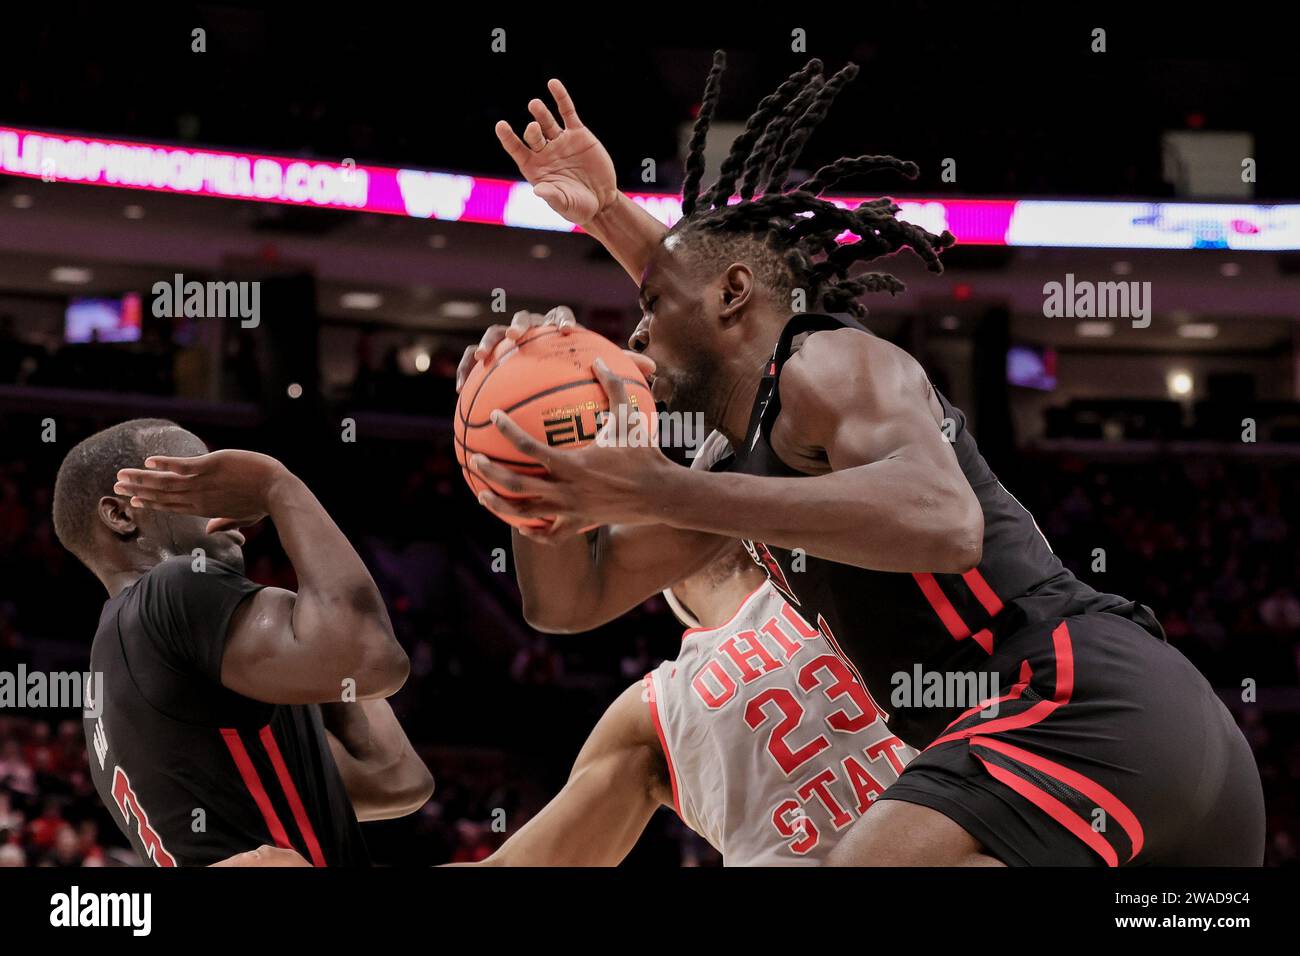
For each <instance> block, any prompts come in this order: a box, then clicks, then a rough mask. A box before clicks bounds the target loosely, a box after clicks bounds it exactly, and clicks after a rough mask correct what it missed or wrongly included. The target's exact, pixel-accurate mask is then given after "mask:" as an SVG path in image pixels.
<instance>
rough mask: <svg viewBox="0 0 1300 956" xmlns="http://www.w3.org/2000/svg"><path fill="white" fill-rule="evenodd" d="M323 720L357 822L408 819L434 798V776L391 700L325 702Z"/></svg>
mask: <svg viewBox="0 0 1300 956" xmlns="http://www.w3.org/2000/svg"><path fill="white" fill-rule="evenodd" d="M321 716H322V717H323V718H324V721H325V730H326V734H327V738H328V740H329V745H330V751H331V752H332V753H333V754H334V763H335V764H336V765H337V766H338V768H339V775H340V776H342V778H343V784H344V786H345V787H346V788H347V791H348V796H349V797H351V798H352V806H353V808H354V809H355V810H356V813H357V819H358V820H361V821H366V820H391V819H393V818H394V817H402V816H406V814H408V813H414V812H415V811H416V810H418V809H420V807H422V806H424V804H425V802H426V801H427V800H428V799H429V797H431V796H432V795H433V774H431V773H430V772H429V768H428V767H426V766H425V764H424V761H423V760H421V759H420V755H419V754H417V753H416V752H415V748H414V747H412V746H411V741H410V740H409V739H408V738H407V736H406V732H405V731H404V730H402V726H401V724H399V723H398V722H397V717H396V716H395V715H394V714H393V708H392V707H391V706H390V705H389V703H388V701H386V700H362V701H357V702H356V703H346V704H345V703H334V704H325V705H323V706H322V707H321Z"/></svg>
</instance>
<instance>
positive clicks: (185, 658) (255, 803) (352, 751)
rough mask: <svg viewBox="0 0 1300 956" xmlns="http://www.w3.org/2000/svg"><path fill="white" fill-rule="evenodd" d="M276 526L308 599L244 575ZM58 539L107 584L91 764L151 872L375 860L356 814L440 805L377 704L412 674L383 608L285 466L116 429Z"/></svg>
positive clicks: (169, 429) (57, 513)
mask: <svg viewBox="0 0 1300 956" xmlns="http://www.w3.org/2000/svg"><path fill="white" fill-rule="evenodd" d="M199 515H219V516H221V517H217V518H213V519H211V520H208V519H207V518H203V517H197V516H199ZM268 515H269V516H270V517H271V519H272V520H273V521H274V522H275V524H276V529H277V531H278V532H279V535H280V540H281V542H282V544H283V546H284V550H285V552H286V553H287V554H288V556H289V560H290V561H291V562H292V563H293V567H294V570H295V571H296V573H297V576H298V581H299V589H298V592H297V593H296V594H295V593H294V592H292V591H286V590H283V589H281V588H269V587H261V586H260V585H257V584H254V583H253V582H252V581H250V580H248V578H246V577H244V573H243V567H244V560H243V552H242V550H241V546H242V545H243V542H244V538H243V536H242V535H241V534H240V532H239V530H238V529H239V528H240V527H244V526H247V525H249V524H252V523H255V522H257V521H259V520H261V519H262V518H264V517H266V516H268ZM54 527H55V531H56V533H57V534H58V537H59V540H60V541H61V542H62V543H63V545H64V547H66V548H67V549H68V550H70V551H71V552H72V553H73V554H75V555H76V556H77V557H78V558H79V559H80V560H81V561H82V563H84V564H85V565H86V566H87V567H88V568H89V569H90V570H91V571H92V572H93V573H94V574H95V576H96V577H97V578H99V580H100V582H101V583H103V585H104V587H105V589H106V590H107V591H108V595H109V599H108V601H107V603H106V604H105V605H104V610H103V612H102V614H101V615H100V621H99V629H98V631H97V632H96V634H95V641H94V644H93V646H92V648H91V653H90V668H91V671H92V672H93V673H95V674H102V675H103V695H102V699H98V700H94V701H92V702H91V704H92V706H91V707H90V708H88V713H87V715H86V718H85V729H86V741H87V751H88V753H89V754H90V771H91V776H92V777H93V779H94V781H95V787H96V789H97V790H98V791H99V795H100V797H101V798H102V799H103V800H104V803H105V804H106V805H107V806H108V807H109V809H110V811H111V812H112V816H113V818H114V820H115V821H116V822H117V825H118V827H120V828H121V830H122V832H123V833H124V834H125V835H126V837H127V839H128V840H130V842H131V845H132V846H133V847H134V848H135V850H136V851H137V852H138V853H139V854H140V856H141V858H142V859H144V860H147V861H149V862H152V863H154V864H155V865H157V866H182V865H184V866H190V865H200V866H201V865H206V864H210V863H213V862H215V861H218V860H222V859H224V858H227V857H230V856H231V855H232V854H235V853H239V852H242V851H247V850H251V849H253V848H256V847H258V846H261V845H263V844H269V845H273V846H277V847H281V848H286V849H288V848H292V849H295V850H297V851H298V852H300V853H301V854H302V856H303V857H304V858H306V859H307V860H308V861H310V862H311V863H312V864H313V865H316V866H325V865H331V866H335V865H362V864H365V863H366V862H367V855H366V850H365V846H364V843H363V841H362V837H361V832H360V828H359V826H358V820H378V819H385V818H388V817H393V816H400V815H403V814H406V813H410V812H412V811H414V810H416V809H418V808H419V807H420V806H421V805H423V803H424V802H425V800H426V799H428V796H429V794H430V793H431V792H432V788H433V779H432V777H431V776H430V775H429V771H428V770H427V769H426V768H425V766H424V764H423V763H422V762H421V760H420V759H419V757H418V756H417V755H416V754H415V751H414V750H413V749H412V747H411V744H410V742H409V741H408V740H407V739H406V735H405V734H404V733H403V732H402V729H401V727H400V726H399V725H398V724H397V721H396V719H395V718H394V716H393V712H392V709H391V708H390V707H389V705H388V704H387V702H386V701H385V700H384V698H385V697H387V696H389V695H391V694H392V693H394V692H395V691H397V689H398V688H400V687H401V685H402V683H403V682H404V681H405V679H406V675H407V670H408V664H407V660H406V655H405V653H404V652H403V651H402V649H401V647H400V646H399V645H398V643H397V641H396V640H395V638H394V637H393V632H392V627H391V624H390V622H389V620H388V615H387V612H386V611H385V609H384V605H383V601H382V599H381V598H380V596H379V592H378V590H377V589H376V588H375V584H374V582H373V581H372V580H371V578H370V575H369V573H368V572H367V571H366V568H365V566H364V565H363V564H362V562H361V559H360V558H359V557H358V556H357V553H356V552H355V551H354V550H353V548H352V546H351V544H349V543H348V540H347V539H346V538H345V537H344V536H343V534H342V532H340V531H339V529H338V527H337V526H336V525H335V524H334V522H333V521H332V520H331V519H330V517H329V515H328V514H327V513H326V512H325V509H324V508H322V507H321V505H320V503H319V502H318V501H317V500H316V498H315V497H314V496H313V495H312V493H311V492H310V491H309V490H308V489H307V486H306V485H304V484H303V483H302V481H300V480H299V479H298V478H297V477H295V476H294V475H292V474H291V473H290V472H289V471H288V470H287V469H285V467H284V466H283V465H281V464H280V463H279V462H278V461H276V460H275V459H273V458H268V457H267V456H265V455H259V454H255V453H253V452H248V451H237V450H227V451H218V452H214V453H211V454H209V453H208V450H207V448H206V447H205V446H204V445H203V443H202V442H201V441H200V440H199V439H198V438H196V437H195V436H194V435H192V434H191V433H189V432H187V431H185V430H184V429H182V428H180V427H178V426H177V425H175V424H174V423H172V422H169V421H163V420H160V419H136V420H133V421H127V422H123V423H122V424H119V425H115V426H113V427H112V428H108V429H105V430H104V431H101V432H98V433H97V434H95V435H92V436H91V437H90V438H87V439H86V440H85V441H83V442H81V443H80V444H78V445H77V446H76V447H74V448H73V449H72V450H71V451H70V452H68V455H67V457H66V458H65V459H64V461H63V464H62V465H61V466H60V468H59V473H58V477H57V479H56V481H55V489H54ZM344 701H356V702H354V703H345V702H344Z"/></svg>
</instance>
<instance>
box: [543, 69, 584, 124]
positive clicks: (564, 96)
mask: <svg viewBox="0 0 1300 956" xmlns="http://www.w3.org/2000/svg"><path fill="white" fill-rule="evenodd" d="M546 88H547V89H548V90H550V91H551V95H552V96H553V97H555V107H556V109H558V110H559V111H560V118H561V119H562V120H564V128H565V129H582V120H580V119H578V111H577V110H576V109H574V106H573V97H571V96H570V95H569V91H568V90H566V89H565V88H564V84H563V83H561V82H560V81H559V80H556V79H553V80H551V81H550V82H548V83H547V84H546Z"/></svg>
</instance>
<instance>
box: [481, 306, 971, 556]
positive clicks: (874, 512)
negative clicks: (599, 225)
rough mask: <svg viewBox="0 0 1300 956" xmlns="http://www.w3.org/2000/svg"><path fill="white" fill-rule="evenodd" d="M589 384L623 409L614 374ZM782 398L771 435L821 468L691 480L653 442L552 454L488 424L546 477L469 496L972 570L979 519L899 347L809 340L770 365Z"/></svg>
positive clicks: (520, 510) (925, 393)
mask: <svg viewBox="0 0 1300 956" xmlns="http://www.w3.org/2000/svg"><path fill="white" fill-rule="evenodd" d="M597 375H598V377H599V378H600V381H601V383H602V385H603V386H604V388H605V391H606V393H607V394H608V395H609V400H610V404H611V407H620V406H621V407H625V408H626V407H629V403H628V398H627V393H626V389H625V388H624V387H623V385H622V383H621V382H620V381H619V380H618V378H617V377H616V376H614V375H612V374H611V373H608V371H607V370H606V371H602V370H601V369H600V367H599V366H598V367H597ZM781 403H782V404H781V413H780V415H779V416H778V418H777V421H776V424H775V426H774V440H777V439H780V440H779V441H778V444H780V445H781V446H782V447H785V448H793V449H795V450H797V452H798V453H799V454H800V455H801V457H802V458H803V459H805V460H808V461H811V462H816V463H818V467H819V468H824V469H826V471H825V472H824V473H820V474H815V475H810V476H806V477H798V478H777V477H759V476H754V475H743V474H733V473H712V472H708V471H697V470H692V469H686V468H680V467H678V466H676V465H674V464H673V463H672V462H670V461H668V459H667V458H665V457H664V455H663V454H662V453H661V452H660V451H659V449H657V448H654V447H643V448H636V447H621V448H620V447H614V445H615V444H616V443H614V442H601V441H596V442H594V443H593V444H591V445H589V446H586V447H583V448H578V449H571V450H569V451H567V452H565V453H564V454H556V453H554V452H553V451H552V450H551V449H548V448H546V447H545V446H543V445H542V444H541V443H540V442H538V441H536V440H535V439H533V438H532V437H531V436H529V435H528V434H527V433H525V432H524V431H523V429H521V428H519V426H518V425H516V424H515V423H513V422H511V421H510V419H509V416H507V415H498V416H496V417H495V421H496V425H497V428H498V429H499V430H500V431H501V432H502V434H504V435H506V436H507V437H508V438H509V439H510V441H511V442H512V443H513V444H514V445H515V446H516V447H517V448H518V449H519V450H520V451H522V452H524V453H525V454H527V455H530V456H532V457H533V458H536V459H537V460H538V461H540V462H541V463H542V464H543V465H545V466H546V469H547V474H546V475H545V476H541V477H531V476H523V475H517V476H515V477H514V479H513V481H512V485H511V487H510V489H509V490H510V491H511V492H512V493H513V494H518V495H521V496H525V497H521V498H511V499H505V498H502V497H500V496H499V495H496V494H494V493H493V492H491V491H484V492H483V493H482V495H481V496H480V497H481V498H482V499H483V500H484V503H485V504H487V505H488V506H489V507H491V508H492V509H493V510H495V511H498V512H500V513H502V514H508V515H514V516H517V517H523V518H536V517H539V516H542V515H558V516H559V518H560V519H561V520H562V521H563V522H564V523H565V526H566V527H571V526H573V525H574V524H577V525H579V526H582V525H583V524H584V523H585V524H601V523H606V522H619V523H625V524H631V525H645V524H651V523H660V524H667V525H670V526H672V527H675V528H678V529H681V530H689V531H695V532H707V533H712V534H715V535H722V536H725V537H727V538H748V539H752V540H759V541H764V542H767V543H768V544H773V545H776V546H778V547H782V548H790V549H793V548H803V549H805V551H806V552H807V553H808V554H812V555H816V556H818V557H821V558H826V559H828V560H831V561H838V562H842V563H844V564H853V565H857V566H860V567H864V568H871V569H873V570H878V571H901V572H951V573H959V572H964V571H967V570H969V569H970V568H972V567H974V566H975V565H976V564H978V563H979V560H980V554H981V550H982V547H983V536H984V517H983V512H982V510H981V508H980V504H979V501H978V499H977V498H976V497H975V493H974V491H973V490H972V489H971V487H970V483H969V482H968V481H967V480H966V477H965V475H964V474H963V473H962V471H961V467H960V465H959V464H958V462H957V457H956V454H955V453H954V451H953V448H952V446H951V445H950V444H949V443H948V442H947V441H946V440H945V439H944V437H943V432H942V431H941V429H940V427H939V423H938V422H936V420H935V418H934V413H933V411H932V410H931V406H930V395H929V383H928V381H927V380H926V379H925V375H924V373H923V372H922V371H921V369H920V366H918V365H917V364H916V362H915V361H914V360H912V359H911V358H910V357H909V356H907V354H906V353H905V352H903V351H902V350H901V349H898V348H896V347H894V346H892V345H890V344H889V343H887V342H884V341H883V340H880V339H875V338H872V337H870V336H866V335H862V334H861V333H858V332H853V331H850V330H842V331H831V332H820V333H817V334H816V335H813V336H810V337H809V338H808V340H807V341H806V342H805V344H804V345H803V347H802V348H801V349H800V351H799V352H798V353H797V354H796V356H795V357H794V358H792V359H791V360H790V361H789V362H787V363H786V366H785V368H784V369H783V370H782V374H781ZM612 421H613V416H611V422H612ZM607 427H612V426H609V425H608V423H607ZM782 429H789V431H788V432H781V430H782ZM530 533H531V534H534V536H536V535H537V534H538V533H537V532H530Z"/></svg>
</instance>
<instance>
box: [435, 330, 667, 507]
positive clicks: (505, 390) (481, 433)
mask: <svg viewBox="0 0 1300 956" xmlns="http://www.w3.org/2000/svg"><path fill="white" fill-rule="evenodd" d="M493 358H494V361H493V362H492V363H491V364H490V365H485V364H484V363H482V362H480V363H478V364H477V365H475V366H474V368H473V369H472V370H471V371H470V373H469V375H468V376H467V377H466V379H465V384H464V385H463V386H462V387H461V391H460V399H459V400H458V401H457V402H456V418H455V424H454V431H455V438H456V461H457V462H459V464H460V468H461V472H462V473H463V474H464V475H465V481H466V482H467V483H468V484H469V487H470V490H471V491H473V492H474V495H475V496H476V497H477V496H478V493H479V492H480V491H482V490H483V489H484V488H491V489H492V491H493V492H495V493H496V494H498V495H500V496H501V497H503V498H510V497H514V496H512V495H510V494H508V493H507V492H506V491H505V490H504V489H502V488H499V487H496V486H495V485H493V484H491V483H490V482H489V481H488V480H487V479H486V478H484V477H483V476H482V475H479V474H478V473H476V472H475V471H474V470H473V469H472V468H470V466H469V464H468V461H469V457H470V456H471V455H475V454H482V455H487V456H488V458H490V459H491V460H492V461H494V462H498V463H501V464H504V465H507V466H508V467H510V468H512V469H514V470H515V471H518V472H522V473H523V474H527V475H544V474H546V469H545V468H543V467H542V466H541V465H539V464H538V463H537V462H536V460H534V459H532V458H530V457H528V456H527V455H524V454H523V453H522V452H520V451H519V449H517V448H515V446H514V445H512V444H511V443H510V440H509V439H507V438H506V437H505V436H504V435H502V434H501V432H500V431H499V430H498V429H497V427H496V426H495V425H493V424H492V421H491V420H490V419H489V417H488V416H489V415H491V414H492V411H493V409H497V408H499V409H501V410H502V411H504V412H506V413H507V414H508V415H509V416H510V417H511V419H512V420H513V421H514V422H516V423H517V424H518V425H519V426H520V427H521V428H522V429H523V430H524V431H526V432H528V434H529V435H531V436H532V437H533V438H535V439H537V440H538V441H540V442H545V443H546V444H547V445H548V446H550V447H551V448H559V449H568V448H581V447H583V446H584V445H589V444H591V443H592V442H593V441H594V440H595V437H596V432H597V430H598V429H599V427H600V425H599V423H600V422H603V421H604V417H605V413H606V412H608V411H609V400H608V399H607V398H606V397H605V390H604V389H603V388H601V386H600V382H599V380H598V379H597V378H596V373H595V371H594V370H593V369H592V363H593V362H595V361H596V359H597V358H601V359H604V361H605V364H606V365H607V366H609V368H610V370H611V371H613V372H614V374H615V375H618V376H619V377H620V378H622V379H623V382H624V383H625V384H626V386H627V392H628V397H629V399H630V400H631V402H632V404H633V405H634V406H636V407H638V408H640V409H642V410H643V411H644V412H645V413H646V414H647V415H648V417H649V427H650V435H651V438H652V439H653V437H654V435H655V424H656V422H655V407H654V399H653V398H652V397H651V395H650V387H649V386H648V385H647V384H646V380H645V376H644V375H642V374H641V370H640V369H639V368H637V366H636V364H635V363H634V362H633V361H632V360H631V359H630V358H628V356H627V355H625V354H624V352H623V350H622V349H621V348H619V347H618V346H617V345H615V344H614V343H613V342H611V341H609V339H606V338H603V337H601V336H599V335H597V334H596V333H595V332H591V331H588V330H587V329H574V330H573V331H571V332H569V333H567V334H561V333H560V331H559V330H558V329H557V328H556V327H555V326H551V325H542V326H535V327H533V328H531V329H529V330H528V331H527V332H525V333H524V334H523V335H522V336H520V338H519V341H518V342H517V343H516V342H514V341H512V340H510V339H505V340H503V341H502V342H501V343H500V344H499V345H498V346H497V348H496V351H495V352H494V353H493ZM493 514H496V515H497V517H498V518H501V520H503V521H505V522H506V523H507V524H511V525H515V526H516V527H532V528H539V527H545V526H546V524H547V523H548V521H547V520H540V519H524V518H515V517H510V516H507V515H502V514H499V513H497V512H493Z"/></svg>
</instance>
